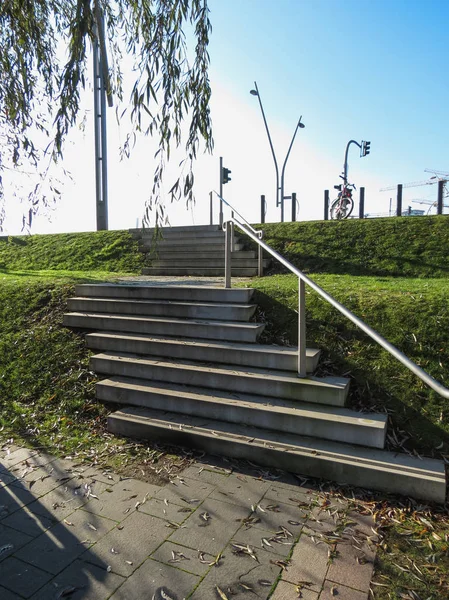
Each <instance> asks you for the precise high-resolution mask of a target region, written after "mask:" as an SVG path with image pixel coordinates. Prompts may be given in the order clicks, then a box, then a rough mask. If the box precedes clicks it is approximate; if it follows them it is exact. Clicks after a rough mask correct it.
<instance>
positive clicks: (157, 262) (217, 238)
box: [131, 225, 268, 277]
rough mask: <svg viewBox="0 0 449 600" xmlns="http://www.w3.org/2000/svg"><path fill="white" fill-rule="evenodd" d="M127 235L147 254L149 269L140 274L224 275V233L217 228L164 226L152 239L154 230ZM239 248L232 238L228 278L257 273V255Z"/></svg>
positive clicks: (239, 241) (239, 244) (239, 242)
mask: <svg viewBox="0 0 449 600" xmlns="http://www.w3.org/2000/svg"><path fill="white" fill-rule="evenodd" d="M131 234H132V235H133V236H134V237H135V238H136V239H137V240H138V241H139V246H140V250H141V251H142V252H145V253H146V254H147V260H148V262H149V264H150V266H148V267H146V268H145V269H143V274H144V275H167V276H169V275H194V276H210V277H215V276H223V275H224V260H225V259H224V257H225V233H224V231H223V230H222V229H221V228H220V227H219V226H218V225H199V226H192V227H190V226H184V227H167V228H164V229H161V230H160V232H159V234H160V235H162V237H157V235H156V236H155V230H154V229H132V230H131ZM242 248H243V244H242V242H241V240H240V239H239V237H238V235H236V236H235V245H234V251H233V252H232V257H231V272H232V275H233V276H234V277H253V276H254V275H257V270H258V263H257V253H256V252H254V251H248V250H242ZM267 265H268V260H265V261H264V266H265V267H266V266H267Z"/></svg>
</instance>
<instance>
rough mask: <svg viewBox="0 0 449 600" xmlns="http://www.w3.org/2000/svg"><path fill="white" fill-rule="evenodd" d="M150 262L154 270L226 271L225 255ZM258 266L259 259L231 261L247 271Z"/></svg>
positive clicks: (232, 264)
mask: <svg viewBox="0 0 449 600" xmlns="http://www.w3.org/2000/svg"><path fill="white" fill-rule="evenodd" d="M150 262H151V266H152V267H154V268H163V267H179V268H190V267H195V268H200V267H201V268H206V269H210V268H218V269H224V267H225V260H224V255H223V256H222V257H221V258H197V259H195V260H194V259H192V258H190V257H186V258H185V259H183V260H172V259H171V258H167V257H165V256H164V257H159V258H154V259H150ZM258 264H259V263H258V262H257V259H250V260H246V259H240V258H234V259H233V260H232V261H231V267H232V268H234V267H236V268H237V269H245V268H248V269H257V267H258ZM268 264H269V262H268V260H264V261H263V266H264V268H266V267H268Z"/></svg>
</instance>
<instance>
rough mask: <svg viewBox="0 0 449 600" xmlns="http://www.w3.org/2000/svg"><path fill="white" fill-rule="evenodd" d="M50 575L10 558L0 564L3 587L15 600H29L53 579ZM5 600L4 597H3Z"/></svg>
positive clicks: (0, 577) (0, 578) (0, 579)
mask: <svg viewBox="0 0 449 600" xmlns="http://www.w3.org/2000/svg"><path fill="white" fill-rule="evenodd" d="M51 577H52V576H51V575H50V574H49V573H45V572H44V571H41V570H40V569H36V568H35V567H33V566H31V565H29V564H27V563H24V562H22V561H21V560H17V558H15V557H14V556H10V557H9V558H7V559H6V560H4V561H3V562H1V563H0V581H1V582H2V586H4V587H5V588H7V589H8V590H9V591H10V592H12V593H13V594H15V598H16V599H17V598H18V597H23V598H29V597H30V596H31V595H32V594H34V593H35V592H36V591H37V590H39V589H40V588H41V587H42V586H43V585H45V584H46V583H47V581H49V580H50V579H51ZM2 600H3V597H2Z"/></svg>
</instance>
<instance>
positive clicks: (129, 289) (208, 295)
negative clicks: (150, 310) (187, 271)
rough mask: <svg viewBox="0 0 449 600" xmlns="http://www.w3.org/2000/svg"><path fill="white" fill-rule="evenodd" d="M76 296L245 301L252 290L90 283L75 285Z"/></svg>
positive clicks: (190, 300)
mask: <svg viewBox="0 0 449 600" xmlns="http://www.w3.org/2000/svg"><path fill="white" fill-rule="evenodd" d="M75 293H76V294H77V295H78V296H90V297H94V298H95V297H101V298H129V299H132V300H179V301H182V302H236V303H246V302H249V301H250V300H251V297H252V296H253V293H254V290H251V289H243V288H234V289H227V288H207V287H204V288H192V287H188V286H185V287H182V286H181V287H169V286H167V287H166V286H164V287H162V286H157V285H155V286H151V285H147V286H140V285H130V286H126V285H120V286H107V285H101V286H98V285H90V284H79V285H76V286H75Z"/></svg>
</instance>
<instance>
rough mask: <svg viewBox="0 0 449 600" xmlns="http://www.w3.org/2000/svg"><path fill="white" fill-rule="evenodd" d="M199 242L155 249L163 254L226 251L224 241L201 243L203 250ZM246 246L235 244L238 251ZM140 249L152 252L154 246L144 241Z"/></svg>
mask: <svg viewBox="0 0 449 600" xmlns="http://www.w3.org/2000/svg"><path fill="white" fill-rule="evenodd" d="M198 248H199V247H198V244H196V243H195V242H192V243H190V244H188V243H187V242H184V243H183V244H178V243H176V244H165V245H161V246H155V247H154V250H155V252H156V253H159V254H161V253H162V252H164V254H165V253H167V254H168V253H176V252H180V253H185V252H188V253H189V254H192V253H197V252H200V254H203V253H206V252H218V253H223V254H224V251H225V245H224V241H223V243H220V244H205V243H204V242H203V243H202V244H201V246H200V248H201V251H199V250H198ZM243 248H244V245H243V244H238V243H237V244H235V245H234V249H235V251H236V252H240V251H242V249H243ZM139 250H140V251H141V252H151V251H152V250H153V246H152V245H151V244H149V243H147V242H145V243H142V244H140V245H139Z"/></svg>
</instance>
